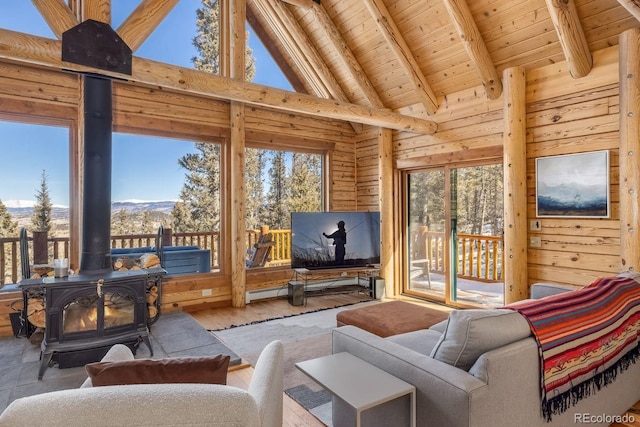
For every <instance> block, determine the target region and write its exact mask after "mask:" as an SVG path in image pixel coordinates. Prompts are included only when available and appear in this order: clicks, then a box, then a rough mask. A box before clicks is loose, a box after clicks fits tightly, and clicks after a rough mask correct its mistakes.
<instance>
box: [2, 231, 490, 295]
mask: <svg viewBox="0 0 640 427" xmlns="http://www.w3.org/2000/svg"><path fill="white" fill-rule="evenodd" d="M165 231H166V230H165ZM266 233H271V234H272V236H273V240H274V242H275V245H274V246H273V247H271V254H270V262H269V265H272V266H274V265H284V264H288V263H290V262H291V230H269V229H268V228H267V227H263V228H262V229H260V230H247V233H246V238H245V244H246V247H247V257H248V258H250V257H251V254H252V250H253V248H254V245H255V244H256V243H257V242H258V239H259V238H260V235H261V234H266ZM412 238H413V240H412V260H413V261H415V262H417V263H423V264H424V265H423V267H424V266H426V267H427V268H429V271H430V272H431V273H440V274H444V271H445V267H446V266H445V265H444V259H445V257H444V247H445V246H444V242H445V234H444V233H439V232H431V231H422V230H421V231H420V232H415V233H413V236H412ZM165 239H170V240H169V241H170V242H171V245H173V246H187V245H196V246H199V247H200V248H201V249H209V250H211V268H212V270H217V269H219V268H220V233H219V232H217V231H211V232H199V233H198V232H192V233H171V232H169V234H168V236H165ZM29 240H30V241H31V238H29ZM156 240H157V235H156V234H127V235H113V236H111V247H112V248H137V247H143V246H156V244H157V243H156ZM166 242H167V240H165V244H167V243H166ZM457 244H458V247H457V248H458V277H460V278H467V279H473V280H478V281H486V282H501V281H502V265H503V249H502V248H503V244H502V238H501V237H496V236H479V235H473V234H458V242H457ZM47 253H48V258H49V261H50V262H51V263H53V260H54V259H57V258H69V238H68V237H50V238H49V239H48V248H47ZM20 262H21V260H20V249H19V239H18V238H17V237H2V238H0V285H3V284H5V283H18V281H19V280H21V279H22V273H21V271H20V268H19V266H20Z"/></svg>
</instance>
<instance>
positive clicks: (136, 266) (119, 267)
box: [113, 253, 160, 271]
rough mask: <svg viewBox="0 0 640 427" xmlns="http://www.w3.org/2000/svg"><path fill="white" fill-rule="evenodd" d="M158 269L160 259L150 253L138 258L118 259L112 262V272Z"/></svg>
mask: <svg viewBox="0 0 640 427" xmlns="http://www.w3.org/2000/svg"><path fill="white" fill-rule="evenodd" d="M155 267H160V258H158V255H156V254H152V253H146V254H142V256H141V257H140V258H128V257H119V258H116V260H115V261H114V262H113V270H114V271H128V270H141V269H143V268H155Z"/></svg>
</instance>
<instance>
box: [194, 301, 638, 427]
mask: <svg viewBox="0 0 640 427" xmlns="http://www.w3.org/2000/svg"><path fill="white" fill-rule="evenodd" d="M362 299H366V298H365V297H364V296H358V295H357V294H353V293H351V294H337V295H323V296H314V297H312V298H308V299H307V305H306V306H292V305H290V304H289V303H288V302H287V300H286V299H273V300H264V301H256V302H253V303H251V304H248V305H247V306H246V307H243V308H231V307H224V308H213V309H207V310H198V311H194V312H191V313H190V314H191V315H192V316H193V317H194V318H195V319H196V320H197V321H198V322H199V323H200V324H202V325H203V326H204V327H205V328H207V329H224V328H228V327H230V326H232V325H243V324H247V323H251V322H253V321H260V320H266V319H272V318H277V317H282V316H290V315H295V314H301V313H306V312H312V311H316V310H320V309H324V308H333V307H338V306H341V305H345V304H352V303H355V302H358V301H360V300H362ZM402 299H404V300H411V299H407V298H402ZM411 301H412V302H415V303H418V304H420V305H428V306H429V307H431V308H437V309H442V310H450V309H449V308H448V307H444V306H441V305H437V304H431V303H426V302H421V301H415V300H411ZM251 375H253V368H252V367H251V366H249V365H243V367H241V368H239V369H235V370H232V371H230V372H229V375H228V377H227V384H229V385H232V386H235V387H238V388H242V389H247V388H248V387H249V382H250V381H251ZM283 401H284V408H283V426H284V427H322V426H324V424H322V423H321V422H320V421H318V419H317V418H315V417H314V416H313V415H311V413H309V412H308V411H307V410H306V409H304V408H303V407H302V406H300V405H299V404H298V403H297V402H296V401H295V400H293V399H291V398H290V397H289V396H287V395H286V394H285V395H284V400H283ZM625 415H626V417H625V418H623V419H626V420H631V421H630V422H623V423H613V424H611V427H640V402H638V403H636V404H635V405H634V406H633V407H632V408H630V409H629V411H628V412H627V413H626V414H625Z"/></svg>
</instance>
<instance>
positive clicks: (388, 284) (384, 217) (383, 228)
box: [378, 128, 398, 296]
mask: <svg viewBox="0 0 640 427" xmlns="http://www.w3.org/2000/svg"><path fill="white" fill-rule="evenodd" d="M392 142H393V141H392V132H391V129H386V128H381V129H380V133H379V134H378V173H379V179H380V185H379V193H378V194H379V196H378V205H379V206H380V275H381V276H382V277H383V278H384V281H385V295H389V296H390V295H397V294H398V290H397V289H396V286H395V280H394V278H395V272H396V270H395V259H394V256H393V254H394V238H393V218H394V215H393V144H392Z"/></svg>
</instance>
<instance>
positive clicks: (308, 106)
mask: <svg viewBox="0 0 640 427" xmlns="http://www.w3.org/2000/svg"><path fill="white" fill-rule="evenodd" d="M61 50H62V43H61V42H60V41H58V40H52V39H48V38H44V37H38V36H33V35H29V34H24V33H19V32H16V31H11V30H6V29H0V58H4V59H7V60H11V61H16V62H20V63H23V64H32V65H37V66H42V67H47V68H52V69H55V70H69V71H74V72H79V73H87V72H88V73H99V74H102V75H105V76H111V77H114V78H118V79H122V80H129V81H132V82H136V83H141V84H146V85H151V86H156V87H161V88H166V89H171V90H178V91H181V92H183V93H191V94H196V95H200V96H205V97H210V98H216V99H225V100H231V101H239V102H246V103H248V104H252V105H258V106H262V107H268V108H273V109H276V110H281V111H288V112H292V113H299V114H306V115H310V116H315V117H324V118H329V119H333V120H340V121H346V122H355V123H362V124H366V125H370V126H376V127H383V128H389V129H397V130H401V131H407V132H414V133H419V134H426V135H432V134H434V133H435V132H436V131H437V128H438V125H437V124H436V123H435V122H433V121H431V120H424V119H419V118H416V117H410V116H404V115H401V114H397V113H393V112H391V111H386V110H376V109H373V108H369V107H364V106H361V105H356V104H350V103H346V102H341V101H337V100H329V99H321V98H317V97H315V96H312V95H306V94H301V93H296V92H289V91H286V90H282V89H276V88H272V87H269V86H263V85H257V84H254V83H249V82H244V81H240V80H233V79H229V78H225V77H221V76H218V75H215V74H210V73H203V72H200V71H197V70H192V69H189V68H184V67H178V66H175V65H169V64H164V63H162V62H157V61H152V60H149V59H144V58H139V57H135V56H134V57H133V64H132V68H133V72H132V75H131V76H128V75H124V74H118V73H115V72H109V71H104V70H96V69H94V68H90V67H85V66H82V65H78V64H72V63H70V62H63V61H62V60H61V59H60V52H61Z"/></svg>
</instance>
